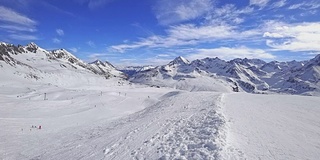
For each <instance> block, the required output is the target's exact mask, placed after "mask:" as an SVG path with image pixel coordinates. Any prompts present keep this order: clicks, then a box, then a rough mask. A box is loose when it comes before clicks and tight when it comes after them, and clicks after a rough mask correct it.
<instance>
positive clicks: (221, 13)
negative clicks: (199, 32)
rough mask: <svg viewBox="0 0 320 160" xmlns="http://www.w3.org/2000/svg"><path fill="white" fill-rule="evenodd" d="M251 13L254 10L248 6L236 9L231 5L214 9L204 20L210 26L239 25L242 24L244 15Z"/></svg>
mask: <svg viewBox="0 0 320 160" xmlns="http://www.w3.org/2000/svg"><path fill="white" fill-rule="evenodd" d="M253 11H254V8H253V7H250V6H248V7H245V8H241V9H238V8H237V7H236V6H235V5H233V4H227V5H224V6H222V7H220V8H214V9H213V11H212V12H211V13H210V14H208V15H207V16H206V17H205V19H206V20H207V21H208V23H210V24H223V23H228V24H240V23H242V22H244V19H245V15H247V14H250V13H252V12H253Z"/></svg>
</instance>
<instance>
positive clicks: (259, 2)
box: [250, 0, 269, 7]
mask: <svg viewBox="0 0 320 160" xmlns="http://www.w3.org/2000/svg"><path fill="white" fill-rule="evenodd" d="M268 2H269V0H250V5H256V6H259V7H265V6H266V5H267V4H268Z"/></svg>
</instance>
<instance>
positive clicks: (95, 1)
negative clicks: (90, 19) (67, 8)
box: [74, 0, 113, 9]
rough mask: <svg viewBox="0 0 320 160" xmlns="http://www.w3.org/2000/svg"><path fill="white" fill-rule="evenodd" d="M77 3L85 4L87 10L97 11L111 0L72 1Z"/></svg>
mask: <svg viewBox="0 0 320 160" xmlns="http://www.w3.org/2000/svg"><path fill="white" fill-rule="evenodd" d="M74 1H75V2H77V3H80V4H85V5H87V6H88V8H89V9H97V8H101V7H103V6H105V5H106V4H108V3H110V2H112V1H113V0H74Z"/></svg>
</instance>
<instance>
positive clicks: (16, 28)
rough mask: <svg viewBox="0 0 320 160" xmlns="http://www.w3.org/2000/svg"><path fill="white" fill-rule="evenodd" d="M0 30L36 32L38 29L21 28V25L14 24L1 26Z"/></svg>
mask: <svg viewBox="0 0 320 160" xmlns="http://www.w3.org/2000/svg"><path fill="white" fill-rule="evenodd" d="M0 28H2V29H5V30H7V31H14V32H16V31H24V32H36V31H37V29H35V28H32V27H26V26H20V25H12V24H3V25H0Z"/></svg>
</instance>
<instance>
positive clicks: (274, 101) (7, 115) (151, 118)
mask: <svg viewBox="0 0 320 160" xmlns="http://www.w3.org/2000/svg"><path fill="white" fill-rule="evenodd" d="M33 88H35V90H27V89H26V90H20V91H18V89H15V91H13V90H12V89H11V90H10V89H3V88H2V89H1V90H0V93H1V94H0V105H1V108H0V119H1V121H0V127H1V128H2V132H0V138H1V139H2V141H0V147H1V150H0V158H1V159H115V160H121V159H317V158H318V157H319V153H320V150H319V146H320V141H319V139H320V137H319V133H320V128H319V126H318V124H319V118H318V115H319V114H320V109H319V107H318V104H319V103H320V99H319V98H317V97H309V96H290V95H282V96H279V95H252V94H244V93H237V94H230V93H216V92H187V91H179V90H172V89H168V88H158V89H156V88H150V87H147V88H145V87H142V86H130V85H124V86H117V85H115V86H105V87H102V86H96V87H94V86H91V87H83V88H81V87H79V88H78V89H75V88H74V89H64V88H56V87H53V86H51V87H46V88H43V87H42V86H38V87H36V86H33ZM20 89H21V88H20ZM43 92H47V93H48V95H47V96H48V100H43V94H41V93H43ZM32 125H36V126H39V125H41V126H42V128H41V129H37V128H32Z"/></svg>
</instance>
